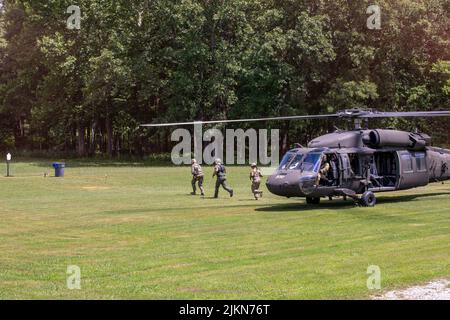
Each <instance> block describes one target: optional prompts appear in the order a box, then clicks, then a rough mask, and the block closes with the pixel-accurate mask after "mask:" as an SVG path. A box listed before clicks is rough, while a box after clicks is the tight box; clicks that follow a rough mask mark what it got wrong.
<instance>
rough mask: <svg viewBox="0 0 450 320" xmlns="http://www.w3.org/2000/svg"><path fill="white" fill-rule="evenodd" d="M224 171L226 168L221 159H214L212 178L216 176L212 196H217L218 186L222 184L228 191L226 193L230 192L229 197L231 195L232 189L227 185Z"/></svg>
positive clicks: (225, 171)
mask: <svg viewBox="0 0 450 320" xmlns="http://www.w3.org/2000/svg"><path fill="white" fill-rule="evenodd" d="M226 173H227V170H226V169H225V166H224V165H223V164H222V161H221V160H220V159H216V160H215V161H214V173H213V178H214V177H217V180H216V190H215V192H214V198H218V197H219V188H220V186H222V187H223V188H224V189H225V190H226V191H228V193H229V194H230V197H232V196H233V189H231V188H230V187H229V186H228V183H227V175H226Z"/></svg>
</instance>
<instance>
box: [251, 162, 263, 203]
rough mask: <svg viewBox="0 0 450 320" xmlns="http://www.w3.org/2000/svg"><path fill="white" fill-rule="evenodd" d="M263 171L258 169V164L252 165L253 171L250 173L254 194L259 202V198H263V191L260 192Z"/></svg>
mask: <svg viewBox="0 0 450 320" xmlns="http://www.w3.org/2000/svg"><path fill="white" fill-rule="evenodd" d="M262 176H263V175H262V173H261V170H259V169H258V167H257V166H256V164H255V163H254V164H252V170H251V171H250V181H251V182H252V193H253V195H254V196H255V199H256V200H258V197H259V198H261V197H262V193H263V192H262V191H261V190H259V186H260V185H261V178H262Z"/></svg>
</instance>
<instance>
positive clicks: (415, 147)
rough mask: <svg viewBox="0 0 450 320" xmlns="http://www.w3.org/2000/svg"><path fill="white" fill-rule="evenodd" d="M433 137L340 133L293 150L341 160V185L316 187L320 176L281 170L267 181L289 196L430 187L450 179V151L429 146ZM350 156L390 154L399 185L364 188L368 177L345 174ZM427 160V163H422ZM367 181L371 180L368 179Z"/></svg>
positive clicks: (271, 187)
mask: <svg viewBox="0 0 450 320" xmlns="http://www.w3.org/2000/svg"><path fill="white" fill-rule="evenodd" d="M430 144H431V138H430V137H429V136H428V135H426V134H420V133H411V132H405V131H399V130H385V129H377V130H353V131H337V132H334V133H330V134H326V135H324V136H321V137H318V138H316V139H314V140H312V141H311V142H310V143H309V144H308V148H297V149H293V150H290V151H289V152H291V153H302V154H306V153H309V152H322V153H324V154H336V155H338V157H339V163H340V169H341V173H340V175H339V185H338V186H319V187H313V185H314V182H315V181H316V179H317V173H311V172H309V173H302V172H299V171H295V170H283V171H278V172H277V173H275V174H274V175H272V176H271V177H269V179H268V181H267V184H266V185H267V188H268V189H269V191H270V192H272V193H273V194H275V195H279V196H286V197H325V196H338V195H342V190H343V189H342V188H344V190H347V191H354V192H355V193H359V194H361V193H363V192H364V191H366V190H368V191H373V192H386V191H394V190H406V189H410V188H415V187H420V186H426V185H427V184H428V183H429V182H434V181H443V180H447V179H450V172H449V167H450V150H446V149H441V148H433V147H429V145H430ZM348 154H356V155H358V156H359V157H360V159H368V161H369V160H370V161H372V159H373V156H374V155H379V156H381V157H382V156H383V154H385V155H386V154H390V157H392V158H393V159H394V160H395V167H396V169H395V177H391V179H393V180H395V184H394V185H392V186H378V187H370V188H365V187H364V182H363V181H364V180H365V177H360V178H359V179H357V178H351V177H349V176H347V177H346V176H345V174H344V173H343V172H345V170H346V169H347V168H345V162H346V161H347V162H348V161H349V160H348ZM420 159H423V160H420ZM366 181H367V180H366Z"/></svg>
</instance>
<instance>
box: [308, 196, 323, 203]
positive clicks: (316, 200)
mask: <svg viewBox="0 0 450 320" xmlns="http://www.w3.org/2000/svg"><path fill="white" fill-rule="evenodd" d="M306 203H307V204H319V203H320V198H319V197H306Z"/></svg>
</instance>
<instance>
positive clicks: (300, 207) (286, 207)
mask: <svg viewBox="0 0 450 320" xmlns="http://www.w3.org/2000/svg"><path fill="white" fill-rule="evenodd" d="M441 195H450V192H435V193H426V194H412V195H402V196H390V197H379V198H377V205H376V206H379V205H382V204H386V203H398V202H407V201H412V200H416V199H421V198H427V197H436V196H441ZM355 206H356V204H355V202H353V201H351V200H348V201H343V200H334V201H328V200H322V202H321V203H320V204H317V205H310V204H307V203H306V202H304V201H302V202H297V203H286V204H278V205H274V206H270V207H263V208H257V209H255V210H256V211H261V212H280V211H281V212H283V211H284V212H286V211H304V210H317V209H319V210H320V209H343V208H354V207H355ZM376 206H375V207H376ZM368 209H369V208H368Z"/></svg>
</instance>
